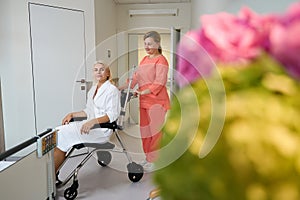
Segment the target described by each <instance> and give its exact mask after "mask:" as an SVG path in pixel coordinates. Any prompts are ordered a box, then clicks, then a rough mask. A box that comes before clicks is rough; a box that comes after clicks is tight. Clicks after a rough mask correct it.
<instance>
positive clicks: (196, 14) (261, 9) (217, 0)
mask: <svg viewBox="0 0 300 200" xmlns="http://www.w3.org/2000/svg"><path fill="white" fill-rule="evenodd" d="M191 2H192V23H191V28H192V29H197V28H199V27H200V16H201V15H203V14H213V13H217V12H221V11H225V12H230V13H237V12H238V11H239V10H240V9H241V8H242V7H243V6H248V7H249V8H251V9H252V10H254V11H255V12H257V13H271V12H272V13H281V12H283V11H285V10H286V9H287V7H288V6H289V5H290V4H291V3H293V2H297V0H201V1H199V0H191Z"/></svg>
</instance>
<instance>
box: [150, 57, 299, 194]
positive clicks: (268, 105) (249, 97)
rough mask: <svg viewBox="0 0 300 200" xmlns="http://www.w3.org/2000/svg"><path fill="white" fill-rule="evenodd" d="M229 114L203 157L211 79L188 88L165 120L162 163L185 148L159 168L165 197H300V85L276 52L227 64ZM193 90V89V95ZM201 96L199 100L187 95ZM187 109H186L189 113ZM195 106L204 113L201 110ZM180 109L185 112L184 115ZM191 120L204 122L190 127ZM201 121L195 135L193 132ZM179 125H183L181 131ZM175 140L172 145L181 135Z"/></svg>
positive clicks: (157, 176) (157, 179) (224, 74)
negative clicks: (243, 62)
mask: <svg viewBox="0 0 300 200" xmlns="http://www.w3.org/2000/svg"><path fill="white" fill-rule="evenodd" d="M220 74H221V77H222V79H223V83H224V86H225V89H226V116H225V119H226V120H225V124H224V127H223V131H222V133H221V136H220V138H219V140H218V142H217V144H216V145H215V146H214V148H213V150H212V151H211V152H210V153H209V154H208V155H207V156H206V157H204V158H199V151H200V149H201V147H202V145H203V142H204V138H205V136H206V134H207V130H208V127H209V124H210V123H211V112H212V110H213V108H212V105H213V104H212V99H211V93H212V92H213V91H210V90H209V89H208V88H215V87H214V85H212V86H211V87H208V86H207V84H208V83H212V84H214V81H212V82H210V81H211V80H213V79H214V77H211V78H210V79H206V80H198V81H197V82H195V83H193V84H192V85H191V86H190V87H186V88H183V89H182V90H181V91H179V92H178V93H177V98H176V100H175V101H173V105H172V110H171V111H170V113H169V115H168V119H167V122H166V124H165V126H164V129H163V131H164V135H165V136H164V138H163V140H162V146H165V147H166V148H167V150H166V151H163V152H162V153H161V155H160V159H159V161H158V162H157V164H158V165H159V164H161V163H163V162H164V160H166V159H170V155H171V154H172V153H173V152H176V151H177V148H178V147H180V146H184V145H187V146H188V149H187V150H186V151H184V152H183V154H182V155H181V156H180V157H179V158H178V159H176V160H174V162H172V163H171V164H170V165H168V166H166V167H163V168H162V169H161V170H159V171H157V172H156V173H155V176H154V181H155V183H156V184H157V185H158V187H159V188H161V190H162V192H161V198H162V199H164V200H198V199H199V200H299V199H300V192H299V191H300V190H299V188H300V135H299V134H300V123H299V122H300V101H299V99H300V85H299V82H298V81H296V80H294V79H292V78H291V77H290V76H288V75H287V74H285V72H284V71H283V70H282V69H281V68H280V66H279V65H278V64H277V63H275V62H274V61H273V60H272V59H271V58H269V57H267V56H263V57H261V58H260V59H258V60H257V61H255V62H253V63H251V64H249V65H247V66H243V67H239V66H235V67H230V66H224V67H222V68H220ZM190 93H193V94H192V95H191V94H190ZM193 95H196V99H197V100H196V102H193V101H195V99H193V98H190V97H192V96H193ZM185 109H188V110H189V111H188V112H186V111H185ZM197 111H199V112H200V115H199V113H197ZM183 113H188V114H186V115H184V116H183ZM185 118H188V120H189V121H197V120H199V122H197V123H195V124H193V123H191V122H188V123H191V124H188V125H185V123H187V122H186V121H184V120H185ZM193 126H197V127H196V135H193V134H190V132H191V131H193ZM178 129H180V131H178ZM179 132H183V133H185V134H181V136H180V137H179V139H180V140H178V139H177V140H178V141H177V143H176V146H175V145H173V146H172V145H168V144H170V143H172V141H173V140H174V139H175V138H176V137H177V136H178V135H179Z"/></svg>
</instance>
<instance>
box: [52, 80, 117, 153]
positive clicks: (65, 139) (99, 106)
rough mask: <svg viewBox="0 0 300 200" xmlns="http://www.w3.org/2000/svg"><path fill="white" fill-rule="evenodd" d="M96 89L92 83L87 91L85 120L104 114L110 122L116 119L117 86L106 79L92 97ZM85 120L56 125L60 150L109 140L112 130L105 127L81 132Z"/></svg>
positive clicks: (65, 150)
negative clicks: (80, 144) (84, 143)
mask: <svg viewBox="0 0 300 200" xmlns="http://www.w3.org/2000/svg"><path fill="white" fill-rule="evenodd" d="M96 89H97V87H96V85H94V86H93V87H92V88H91V89H90V91H89V92H88V98H87V104H86V108H85V109H84V110H83V111H84V112H85V113H86V115H87V120H90V119H93V118H98V117H101V116H104V115H107V116H108V117H109V119H110V122H113V121H115V120H117V118H118V117H119V114H120V109H121V106H120V92H119V90H118V88H117V87H115V86H114V85H113V84H111V83H110V81H106V82H105V83H103V84H102V86H101V87H100V88H99V89H98V92H97V94H96V96H95V97H94V99H93V95H94V94H95V91H96ZM87 120H84V121H80V122H71V123H69V124H66V125H62V126H59V127H57V129H58V130H59V131H58V138H57V140H58V142H57V147H58V148H59V149H60V150H61V151H64V152H67V151H68V150H69V149H70V148H71V147H72V146H73V145H75V144H79V143H83V142H90V143H105V142H107V141H108V140H109V137H110V135H111V133H112V130H111V129H107V128H97V129H92V130H90V132H89V133H88V134H81V133H80V129H81V126H82V124H84V123H85V122H86V121H87Z"/></svg>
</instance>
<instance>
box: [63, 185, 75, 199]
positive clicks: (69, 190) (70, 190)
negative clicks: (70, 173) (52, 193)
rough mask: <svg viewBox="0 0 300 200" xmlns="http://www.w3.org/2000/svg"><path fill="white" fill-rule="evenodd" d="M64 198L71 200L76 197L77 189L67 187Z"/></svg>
mask: <svg viewBox="0 0 300 200" xmlns="http://www.w3.org/2000/svg"><path fill="white" fill-rule="evenodd" d="M64 197H65V199H67V200H73V199H75V198H76V197H77V189H75V188H73V187H69V188H67V189H66V190H65V192H64Z"/></svg>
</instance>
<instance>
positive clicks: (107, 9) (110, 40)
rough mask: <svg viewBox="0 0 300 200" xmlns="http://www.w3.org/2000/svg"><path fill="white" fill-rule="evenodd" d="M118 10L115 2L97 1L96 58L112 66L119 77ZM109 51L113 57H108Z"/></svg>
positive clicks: (113, 73) (112, 69)
mask: <svg viewBox="0 0 300 200" xmlns="http://www.w3.org/2000/svg"><path fill="white" fill-rule="evenodd" d="M116 13H117V8H116V4H115V3H114V1H113V0H105V1H99V0H96V1H95V19H96V24H95V27H96V56H97V60H104V61H105V62H106V63H108V64H109V65H110V68H111V72H112V75H113V78H116V77H117V75H118V74H117V60H116V58H117V56H116V55H117V39H116V33H117V15H116ZM108 50H109V51H110V53H111V55H110V57H109V56H108Z"/></svg>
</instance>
